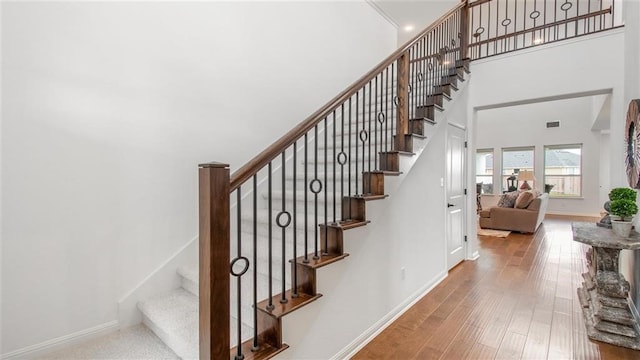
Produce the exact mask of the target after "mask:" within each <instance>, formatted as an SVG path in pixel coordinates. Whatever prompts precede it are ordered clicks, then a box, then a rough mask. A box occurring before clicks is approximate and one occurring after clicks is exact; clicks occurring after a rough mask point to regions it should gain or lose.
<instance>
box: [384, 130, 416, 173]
mask: <svg viewBox="0 0 640 360" xmlns="http://www.w3.org/2000/svg"><path fill="white" fill-rule="evenodd" d="M407 135H409V134H407ZM380 153H381V154H398V155H405V156H413V155H415V154H416V153H414V152H410V151H402V150H390V151H381V152H380ZM383 172H384V173H386V171H384V170H383Z"/></svg>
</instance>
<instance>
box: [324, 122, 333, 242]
mask: <svg viewBox="0 0 640 360" xmlns="http://www.w3.org/2000/svg"><path fill="white" fill-rule="evenodd" d="M323 121H324V184H323V185H324V225H325V226H327V224H328V212H329V210H328V209H329V199H328V198H327V188H328V187H329V182H328V179H327V165H328V164H327V162H328V161H329V156H328V148H329V144H328V143H327V138H328V136H327V118H324V120H323ZM334 190H335V188H334ZM327 234H328V231H325V232H324V245H325V247H324V248H325V249H327V242H328V238H327Z"/></svg>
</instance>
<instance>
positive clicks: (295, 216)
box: [291, 140, 298, 298]
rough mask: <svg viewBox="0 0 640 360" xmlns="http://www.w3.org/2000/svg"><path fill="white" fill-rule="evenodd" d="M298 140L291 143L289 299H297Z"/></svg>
mask: <svg viewBox="0 0 640 360" xmlns="http://www.w3.org/2000/svg"><path fill="white" fill-rule="evenodd" d="M297 168H298V140H296V141H294V142H293V266H292V267H293V284H292V285H291V297H293V298H297V297H298V266H296V261H298V260H297V259H298V192H297V182H298V181H297V180H298V171H297V170H298V169H297Z"/></svg>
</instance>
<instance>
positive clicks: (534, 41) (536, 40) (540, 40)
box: [533, 38, 542, 44]
mask: <svg viewBox="0 0 640 360" xmlns="http://www.w3.org/2000/svg"><path fill="white" fill-rule="evenodd" d="M533 43H534V44H542V39H541V38H537V39H534V40H533Z"/></svg>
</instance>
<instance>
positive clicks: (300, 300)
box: [257, 290, 322, 319]
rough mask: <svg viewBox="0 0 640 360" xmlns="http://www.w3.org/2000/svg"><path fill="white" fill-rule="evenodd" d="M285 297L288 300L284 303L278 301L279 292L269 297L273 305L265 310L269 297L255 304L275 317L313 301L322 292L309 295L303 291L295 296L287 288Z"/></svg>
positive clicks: (320, 295)
mask: <svg viewBox="0 0 640 360" xmlns="http://www.w3.org/2000/svg"><path fill="white" fill-rule="evenodd" d="M285 297H286V298H287V300H288V301H287V302H286V303H284V304H283V303H281V302H280V298H281V294H277V295H274V296H273V297H272V298H271V302H272V304H273V306H274V308H273V310H267V305H269V299H266V300H263V301H260V302H259V303H258V305H257V307H258V310H260V311H262V312H264V313H266V314H269V315H271V316H273V317H274V318H276V319H277V318H281V317H283V316H285V315H287V314H288V313H290V312H293V311H295V310H297V309H299V308H301V307H303V306H305V305H307V304H309V303H311V302H314V301H315V300H317V299H319V298H320V297H322V294H317V295H309V294H305V293H298V296H297V297H292V296H291V290H287V292H286V293H285Z"/></svg>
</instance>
